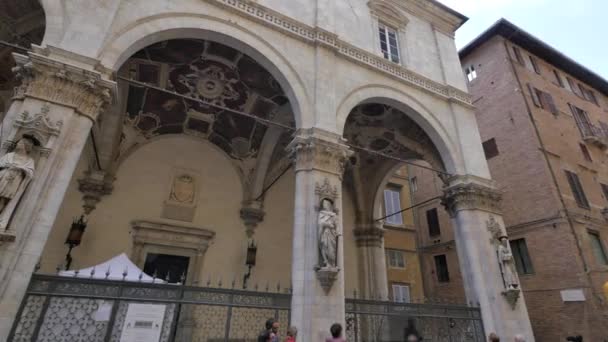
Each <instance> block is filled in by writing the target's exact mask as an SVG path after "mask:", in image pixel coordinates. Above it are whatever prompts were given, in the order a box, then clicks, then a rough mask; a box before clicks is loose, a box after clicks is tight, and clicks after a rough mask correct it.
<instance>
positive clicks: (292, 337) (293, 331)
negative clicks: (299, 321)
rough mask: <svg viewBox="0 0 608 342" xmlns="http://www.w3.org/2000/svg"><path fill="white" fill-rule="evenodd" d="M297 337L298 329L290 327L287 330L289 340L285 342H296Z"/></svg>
mask: <svg viewBox="0 0 608 342" xmlns="http://www.w3.org/2000/svg"><path fill="white" fill-rule="evenodd" d="M297 335H298V329H296V327H289V329H287V339H286V340H285V342H296V336H297Z"/></svg>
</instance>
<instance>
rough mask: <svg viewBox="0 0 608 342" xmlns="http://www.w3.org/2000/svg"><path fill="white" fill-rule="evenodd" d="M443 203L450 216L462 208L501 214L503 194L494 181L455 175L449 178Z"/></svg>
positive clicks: (444, 191)
mask: <svg viewBox="0 0 608 342" xmlns="http://www.w3.org/2000/svg"><path fill="white" fill-rule="evenodd" d="M447 181H448V184H450V185H448V186H447V187H446V188H444V190H443V199H442V200H441V204H442V205H443V206H444V207H445V209H446V210H447V212H448V213H449V214H450V216H452V217H454V216H455V215H456V213H457V212H459V211H461V210H472V209H478V210H484V211H488V212H491V213H496V214H500V201H501V200H502V194H501V193H500V191H498V190H497V189H496V187H495V186H494V182H493V181H489V180H485V179H482V178H479V177H474V176H454V177H451V178H450V179H448V180H447Z"/></svg>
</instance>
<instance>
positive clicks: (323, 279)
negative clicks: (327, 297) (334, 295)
mask: <svg viewBox="0 0 608 342" xmlns="http://www.w3.org/2000/svg"><path fill="white" fill-rule="evenodd" d="M315 271H316V272H317V279H319V282H320V283H321V287H323V290H325V292H326V293H327V292H329V290H331V287H332V285H333V284H334V281H336V279H337V278H338V273H340V268H338V267H318V266H317V267H316V268H315Z"/></svg>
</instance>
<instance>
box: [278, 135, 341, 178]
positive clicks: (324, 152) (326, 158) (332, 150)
mask: <svg viewBox="0 0 608 342" xmlns="http://www.w3.org/2000/svg"><path fill="white" fill-rule="evenodd" d="M287 150H288V152H289V153H290V155H291V157H292V158H294V159H295V168H296V172H297V171H302V170H319V171H324V172H327V173H331V174H334V175H337V176H339V177H340V178H342V175H343V174H344V169H345V167H346V163H348V158H349V157H350V156H351V155H352V154H353V152H352V151H351V150H350V148H349V147H348V146H347V145H346V144H344V140H343V139H342V137H340V136H338V135H335V134H333V133H329V132H325V131H321V130H318V129H307V130H301V131H299V132H298V134H297V135H296V137H295V138H294V139H293V141H292V142H291V143H290V144H289V145H288V146H287Z"/></svg>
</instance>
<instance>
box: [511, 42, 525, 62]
mask: <svg viewBox="0 0 608 342" xmlns="http://www.w3.org/2000/svg"><path fill="white" fill-rule="evenodd" d="M513 54H514V55H515V59H517V62H518V63H519V64H521V65H524V58H523V57H522V56H521V50H520V49H519V48H518V47H517V46H514V47H513Z"/></svg>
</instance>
